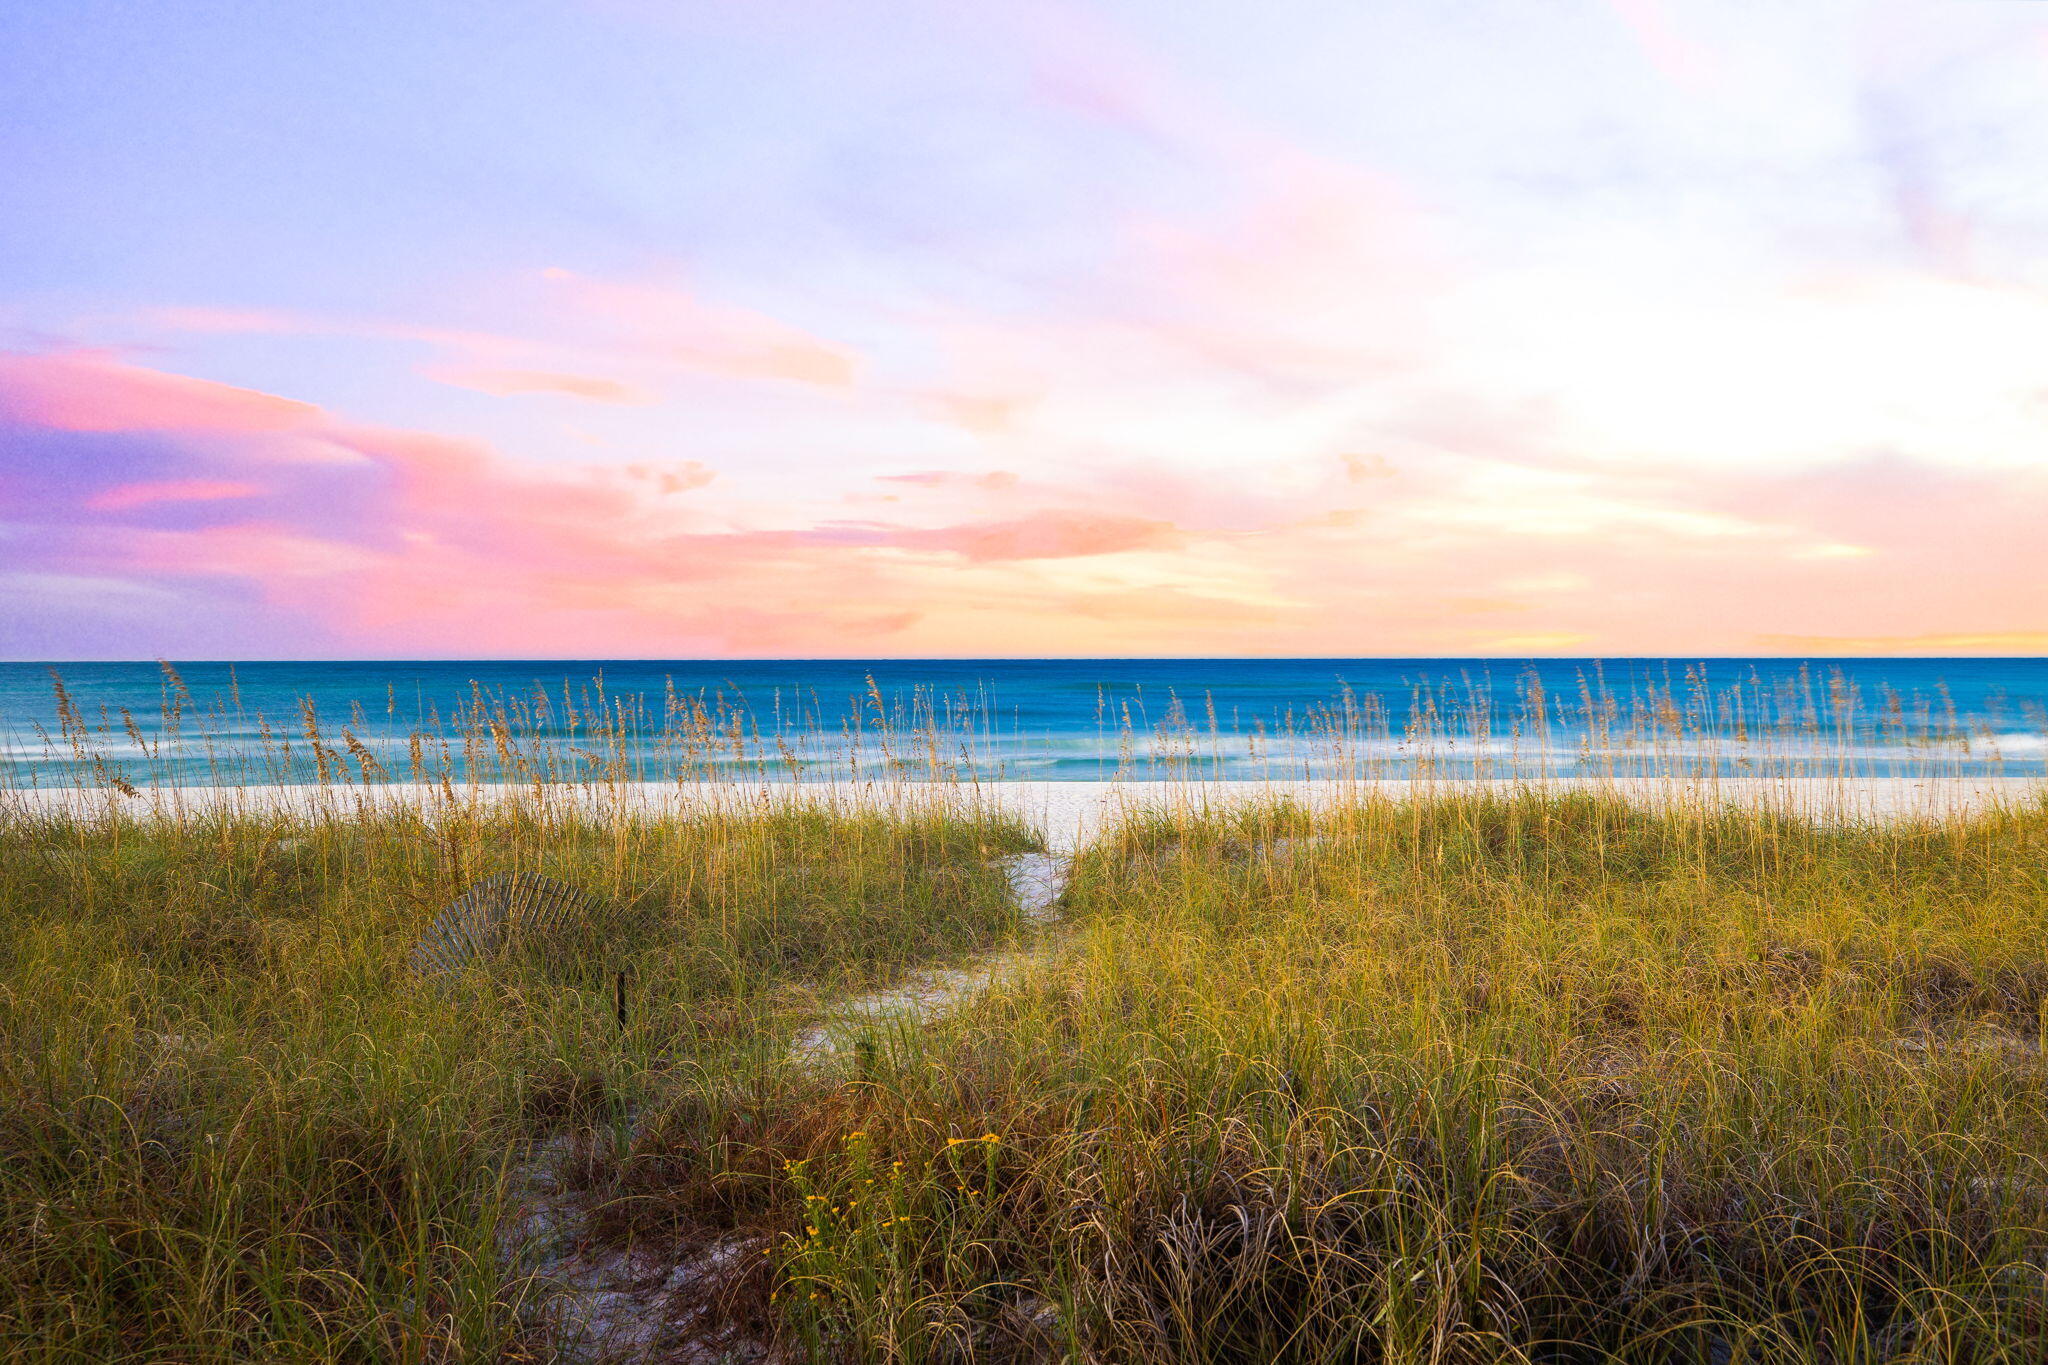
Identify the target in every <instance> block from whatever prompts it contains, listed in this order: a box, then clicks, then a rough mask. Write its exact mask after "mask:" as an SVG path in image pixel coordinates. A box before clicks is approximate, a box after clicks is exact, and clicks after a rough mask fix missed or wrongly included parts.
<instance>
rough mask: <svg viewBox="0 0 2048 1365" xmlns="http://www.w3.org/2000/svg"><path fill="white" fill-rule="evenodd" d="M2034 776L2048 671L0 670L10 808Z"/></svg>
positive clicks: (1470, 664)
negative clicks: (1384, 780)
mask: <svg viewBox="0 0 2048 1365" xmlns="http://www.w3.org/2000/svg"><path fill="white" fill-rule="evenodd" d="M60 683H61V688H60ZM2044 761H2048V659H2041V658H1993V659H1984V658H1945V659H1927V658H1912V659H1906V658H1830V659H1813V660H1801V659H1785V658H1742V659H1736V658H1715V659H1705V660H1686V659H1608V660H1598V659H1558V658H1548V659H1537V660H1528V661H1515V660H1501V659H1459V658H1436V659H1428V658H1415V659H1388V658H1367V659H872V660H858V659H855V660H840V659H835V660H809V659H751V660H710V661H706V660H620V659H611V660H600V659H581V660H490V661H467V662H465V661H408V660H359V661H344V662H332V661H320V662H310V661H309V662H254V663H239V664H227V663H219V662H191V663H185V662H180V663H174V664H172V665H169V666H168V667H166V666H164V665H160V664H157V663H54V664H52V663H33V662H23V663H5V664H0V783H4V784H6V785H10V786H16V787H24V786H51V785H67V786H68V785H77V784H81V783H86V784H92V783H115V784H119V783H127V784H131V785H135V786H145V785H150V784H166V783H200V782H238V783H273V782H296V781H309V780H320V779H324V780H333V781H340V780H347V781H370V782H381V781H387V780H415V779H425V780H442V779H448V780H455V781H521V782H524V781H575V780H588V779H590V778H592V777H600V776H603V777H614V778H628V779H633V780H648V781H664V780H676V779H691V778H715V777H725V776H745V777H753V778H763V779H768V780H789V779H806V780H816V779H829V778H844V777H855V778H859V777H874V776H887V775H895V776H902V777H909V778H926V777H937V778H974V779H977V780H987V781H1001V780H1027V779H1031V780H1054V781H1059V780H1075V781H1085V780H1102V779H1109V778H1119V777H1121V778H1132V779H1146V778H1159V777H1168V776H1190V775H1192V776H1200V777H1205V778H1212V779H1220V780H1233V779H1271V778H1294V777H1332V776H1347V775H1358V776H1389V777H1399V776H1413V775H1417V774H1420V773H1424V772H1427V773H1432V774H1436V775H1441V776H1450V777H1459V776H1517V775H1535V774H1578V775H1599V774H1602V773H1611V774H1617V775H1643V774H1706V773H1721V774H1728V775H1770V774H1784V775H1809V776H1811V775H1833V774H1842V775H1854V776H1919V775H1957V776H1960V775H1979V774H1983V775H2005V776H2031V775H2039V774H2042V773H2043V772H2044V771H2048V768H2044Z"/></svg>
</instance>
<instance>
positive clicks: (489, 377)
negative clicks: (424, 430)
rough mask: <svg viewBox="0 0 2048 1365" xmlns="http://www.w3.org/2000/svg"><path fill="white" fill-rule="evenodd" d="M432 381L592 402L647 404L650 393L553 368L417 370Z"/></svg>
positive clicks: (482, 390)
mask: <svg viewBox="0 0 2048 1365" xmlns="http://www.w3.org/2000/svg"><path fill="white" fill-rule="evenodd" d="M420 373H422V374H424V375H425V376H426V377H427V378H429V379H432V380H434V381H435V382H436V383H440V384H448V385H452V386H453V387H455V388H458V389H475V390H476V391H477V392H479V393H488V394H493V395H495V396H498V397H509V396H511V395H513V394H524V393H554V394H565V395H567V396H569V397H571V398H586V399H589V400H590V401H591V402H593V403H651V402H653V401H654V395H652V394H650V393H648V392H646V391H645V390H644V389H637V388H635V387H633V386H632V385H630V384H622V383H620V382H619V381H618V380H616V379H604V378H600V377H599V376H597V375H588V374H563V373H560V372H558V371H554V370H518V369H486V368H477V367H470V366H459V365H435V366H429V367H428V368H426V369H424V370H422V371H420Z"/></svg>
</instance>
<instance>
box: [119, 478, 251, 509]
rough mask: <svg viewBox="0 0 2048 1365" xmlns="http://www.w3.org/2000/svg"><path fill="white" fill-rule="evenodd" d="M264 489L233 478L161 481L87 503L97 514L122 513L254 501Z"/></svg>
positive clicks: (125, 486) (131, 486) (126, 485)
mask: <svg viewBox="0 0 2048 1365" xmlns="http://www.w3.org/2000/svg"><path fill="white" fill-rule="evenodd" d="M262 492H263V489H262V488H261V487H260V486H258V485H256V484H253V483H246V482H241V481H238V480H232V479H158V480H155V481H153V482H147V483H123V484H116V485H114V486H113V487H111V488H104V489H101V490H100V491H99V492H97V493H95V494H93V495H92V496H91V497H90V498H87V499H86V500H85V505H86V506H87V507H90V508H92V509H93V510H94V511H98V512H120V511H125V510H127V509H128V508H131V507H146V506H148V505H150V504H151V503H160V502H220V501H225V500H227V499H229V498H253V497H257V496H259V495H260V494H261V493H262Z"/></svg>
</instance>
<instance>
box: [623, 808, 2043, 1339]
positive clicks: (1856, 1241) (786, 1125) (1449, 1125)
mask: <svg viewBox="0 0 2048 1365" xmlns="http://www.w3.org/2000/svg"><path fill="white" fill-rule="evenodd" d="M1070 908H1071V912H1072V914H1073V915H1074V916H1075V917H1076V919H1077V920H1078V921H1079V925H1080V927H1079V929H1078V932H1077V934H1076V936H1075V938H1074V939H1073V941H1072V943H1071V945H1070V947H1069V949H1068V950H1067V951H1066V952H1065V953H1063V954H1061V955H1059V956H1058V957H1056V958H1054V959H1052V960H1051V961H1049V962H1048V963H1047V965H1046V966H1045V967H1044V968H1043V969H1042V970H1041V971H1040V972H1038V973H1036V974H1035V975H1034V976H1032V977H1031V978H1029V979H1028V980H1026V981H1023V982H1021V983H1018V984H1016V985H1014V986H1012V987H1009V988H1005V989H1001V990H998V991H996V992H994V993H993V994H991V995H990V996H989V997H987V998H985V999H984V1000H982V1001H981V1002H980V1003H979V1004H978V1005H976V1006H975V1007H972V1008H969V1009H966V1010H962V1011H959V1012H957V1013H955V1014H953V1015H951V1016H948V1017H943V1018H938V1019H934V1020H932V1021H930V1022H929V1023H928V1024H926V1025H925V1026H923V1027H921V1028H920V1027H907V1028H905V1029H902V1030H898V1031H896V1032H895V1033H894V1034H893V1035H892V1036H890V1037H889V1038H887V1039H886V1040H885V1042H886V1044H887V1045H886V1046H885V1047H884V1048H883V1049H882V1052H881V1055H880V1057H879V1059H878V1061H877V1062H876V1064H875V1065H874V1067H873V1068H872V1069H871V1071H870V1072H869V1074H867V1075H865V1076H864V1077H860V1078H855V1079H853V1080H851V1081H849V1080H848V1079H846V1078H844V1077H838V1078H821V1079H819V1080H817V1081H815V1082H814V1083H812V1084H811V1085H810V1086H809V1087H808V1088H805V1087H802V1086H793V1085H791V1084H790V1083H789V1082H787V1081H784V1082H783V1083H782V1084H781V1087H780V1089H779V1090H777V1091H776V1092H774V1093H773V1094H764V1093H761V1092H758V1091H749V1089H748V1087H746V1086H744V1085H730V1084H729V1085H725V1086H711V1087H702V1086H700V1087H696V1088H693V1089H687V1090H684V1091H680V1092H678V1093H677V1094H675V1095H674V1096H673V1097H672V1098H671V1099H670V1101H669V1106H668V1109H667V1111H666V1112H665V1113H664V1114H663V1115H662V1117H661V1118H660V1119H659V1120H658V1121H656V1122H654V1123H651V1124H650V1125H649V1126H648V1127H647V1128H646V1129H645V1130H644V1131H643V1133H642V1134H641V1135H640V1137H639V1139H638V1140H637V1142H636V1143H635V1145H634V1147H633V1149H632V1151H631V1153H630V1154H629V1155H627V1156H625V1157H624V1158H623V1161H622V1165H623V1168H624V1171H623V1175H622V1177H621V1178H622V1185H621V1188H622V1189H626V1190H630V1191H632V1192H633V1193H634V1194H635V1196H636V1197H638V1198H641V1199H643V1200H648V1201H650V1203H652V1204H653V1205H656V1206H658V1204H659V1198H660V1196H662V1195H664V1194H667V1195H669V1196H673V1197H693V1196H692V1195H691V1192H693V1191H694V1192H699V1194H701V1192H702V1191H707V1190H718V1189H727V1190H737V1191H742V1192H743V1196H742V1195H728V1202H729V1206H730V1207H732V1208H735V1209H738V1208H741V1207H745V1208H747V1209H748V1216H751V1217H754V1218H759V1219H764V1220H766V1221H768V1222H771V1223H774V1224H775V1226H776V1227H777V1228H778V1230H779V1231H780V1233H781V1241H780V1243H779V1249H778V1250H777V1251H776V1252H775V1253H774V1256H773V1271H774V1273H773V1282H774V1284H775V1285H776V1287H777V1292H778V1294H779V1298H778V1303H779V1304H780V1305H782V1310H781V1311H782V1314H783V1318H784V1321H785V1323H786V1324H787V1329H788V1330H789V1331H790V1332H791V1333H793V1334H794V1335H795V1336H796V1337H797V1339H798V1340H800V1341H801V1342H802V1343H803V1346H804V1349H805V1351H806V1352H807V1353H809V1354H812V1355H814V1356H816V1357H818V1358H854V1359H876V1360H882V1359H889V1360H897V1359H904V1360H954V1359H967V1358H976V1359H1059V1358H1069V1359H1086V1360H1103V1361H1111V1360H1115V1361H1254V1360H1256V1361H1266V1360H1300V1361H1322V1360H1364V1361H1399V1362H1422V1361H1517V1360H1519V1361H1607V1360H1626V1361H1674V1362H1676V1361H1686V1362H1691V1361H1698V1362H1710V1361H1711V1362H1724V1361H1732V1360H1753V1361H1773V1362H1776V1361H1832V1362H1851V1361H1872V1362H1875V1361H1903V1360H1920V1361H1973V1362H1976V1361H2012V1362H2019V1361H2038V1360H2040V1359H2043V1358H2048V1278H2044V1268H2048V1162H2044V1154H2048V1091H2044V1082H2048V1070H2044V1067H2043V1062H2042V1054H2041V1044H2042V1041H2043V1035H2044V1028H2048V1019H2044V1014H2043V1002H2044V999H2048V959H2044V952H2043V949H2044V945H2048V813H2044V812H2042V811H2038V810H2030V811H2026V812H2021V813H2007V814H2003V815H1997V816H1990V817H1984V818H1980V819H1976V820H1973V821H1969V822H1963V821H1955V822H1947V823H1937V824H1922V825H1911V824H1909V825H1892V826H1880V827H1875V828H1828V827H1824V826H1817V825H1813V824H1808V823H1802V822H1798V821H1794V820H1790V819H1782V818H1777V817H1773V816H1769V815H1765V814H1759V813H1754V812H1750V813H1742V812H1732V811H1731V812H1715V811H1710V810H1705V809H1686V808H1678V809H1668V810H1660V811H1658V812H1655V813H1650V812H1645V811H1642V810H1638V809H1633V808H1630V807H1628V806H1626V805H1623V804H1621V803H1618V802H1615V801H1611V800H1604V799H1600V798H1597V797H1588V796H1575V797H1568V798H1562V799H1557V798H1539V797H1534V796H1531V797H1526V798H1520V799H1456V798H1451V799H1443V800H1437V801H1430V802H1422V803H1416V804H1410V805H1393V804H1383V803H1361V804H1358V805H1355V806H1352V807H1348V808H1342V809H1338V810H1334V811H1328V812H1321V813H1318V814H1315V815H1310V814H1308V813H1306V812H1303V811H1300V810H1294V809H1288V808H1286V807H1284V806H1275V807H1270V808H1264V809H1258V810H1253V811H1239V812H1236V813H1231V814H1226V815H1202V814H1189V813H1185V812H1184V813H1181V814H1178V815H1173V814H1169V815H1164V816H1158V817H1154V818H1149V819H1139V820H1134V821H1131V822H1128V823H1126V824H1125V825H1124V826H1123V827H1121V828H1120V829H1118V830H1116V831H1115V832H1114V833H1113V834H1112V835H1111V836H1110V837H1109V838H1107V839H1106V840H1104V841H1103V842H1102V843H1101V844H1100V845H1099V846H1098V847H1096V848H1095V849H1093V850H1092V851H1090V852H1089V853H1088V854H1087V855H1086V856H1085V857H1084V859H1083V860H1082V864H1081V866H1080V868H1079V870H1078V873H1077V877H1076V881H1075V884H1074V889H1073V891H1072V893H1071V897H1070ZM679 1156H687V1157H688V1158H689V1159H688V1160H685V1161H678V1160H677V1158H678V1157H679ZM636 1166H638V1167H642V1168H644V1169H642V1170H641V1171H640V1172H639V1174H638V1176H637V1177H636V1175H635V1167H636Z"/></svg>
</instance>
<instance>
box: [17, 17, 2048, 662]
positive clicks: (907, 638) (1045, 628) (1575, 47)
mask: <svg viewBox="0 0 2048 1365" xmlns="http://www.w3.org/2000/svg"><path fill="white" fill-rule="evenodd" d="M1893 653H1907V654H1910V653H1918V654H1973V653H1975V654H2040V653H2048V4H2031V3H2004V2H1987V3H1978V2H1975V0H1942V2H1941V3H1881V2H1878V0H1872V2H1871V3H1853V4H1835V3H1826V2H1825V0H1808V2H1805V3H1801V4H1797V5H1787V4H1782V3H1778V2H1777V0H1768V2H1766V0H1700V2H1699V3H1690V2H1687V0H1552V2H1549V3H1542V4H1532V3H1528V0H1432V2H1431V3H1422V2H1421V0H1416V3H1391V2H1390V3H1373V4H1363V3H1358V0H1344V2H1342V3H1337V2H1332V3H1307V2H1306V0H1262V3H1260V4H1257V5H1250V4H1241V3H1204V2H1203V0H1114V2H1105V3H1082V2H1081V0H1028V2H1027V0H1017V2H1016V3H1012V0H974V3H971V4H962V3H959V0H947V2H945V3H897V0H857V2H855V0H847V2H846V3H836V2H835V0H807V2H806V3H780V0H698V2H696V3H680V2H669V0H573V2H572V0H560V2H558V3H542V2H541V0H489V3H485V2H484V0H475V2H474V3H472V2H471V0H396V2H389V3H387V0H352V3H350V4H347V5H310V4H285V5H280V4H276V3H272V2H271V0H250V2H248V3H239V2H236V0H220V2H218V3H203V2H201V0H68V3H66V4H63V5H11V6H0V657H7V658H13V659H91V658H116V659H122V658H151V657H172V658H302V657H303V658H327V657H336V658H379V657H395V658H473V657H505V658H542V657H548V658H621V657H634V658H670V657H675V658H681V657H721V656H736V657H764V656H775V657H780V656H797V657H811V656H816V657H891V656H895V657H935V656H1035V655H1045V656H1104V655H1109V656H1134V655H1239V654H1242V655H1292V656H1336V655H1375V654H1377V655H1404V656H1405V655H1429V656H1437V655H1494V656H1509V657H1526V656H1534V655H1549V654H1567V655H1606V656H1618V655H1628V654H1636V655H1642V654H1649V655H1681V656H1701V655H1719V654H1737V655H1743V654H1797V655H1826V654H1893Z"/></svg>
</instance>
